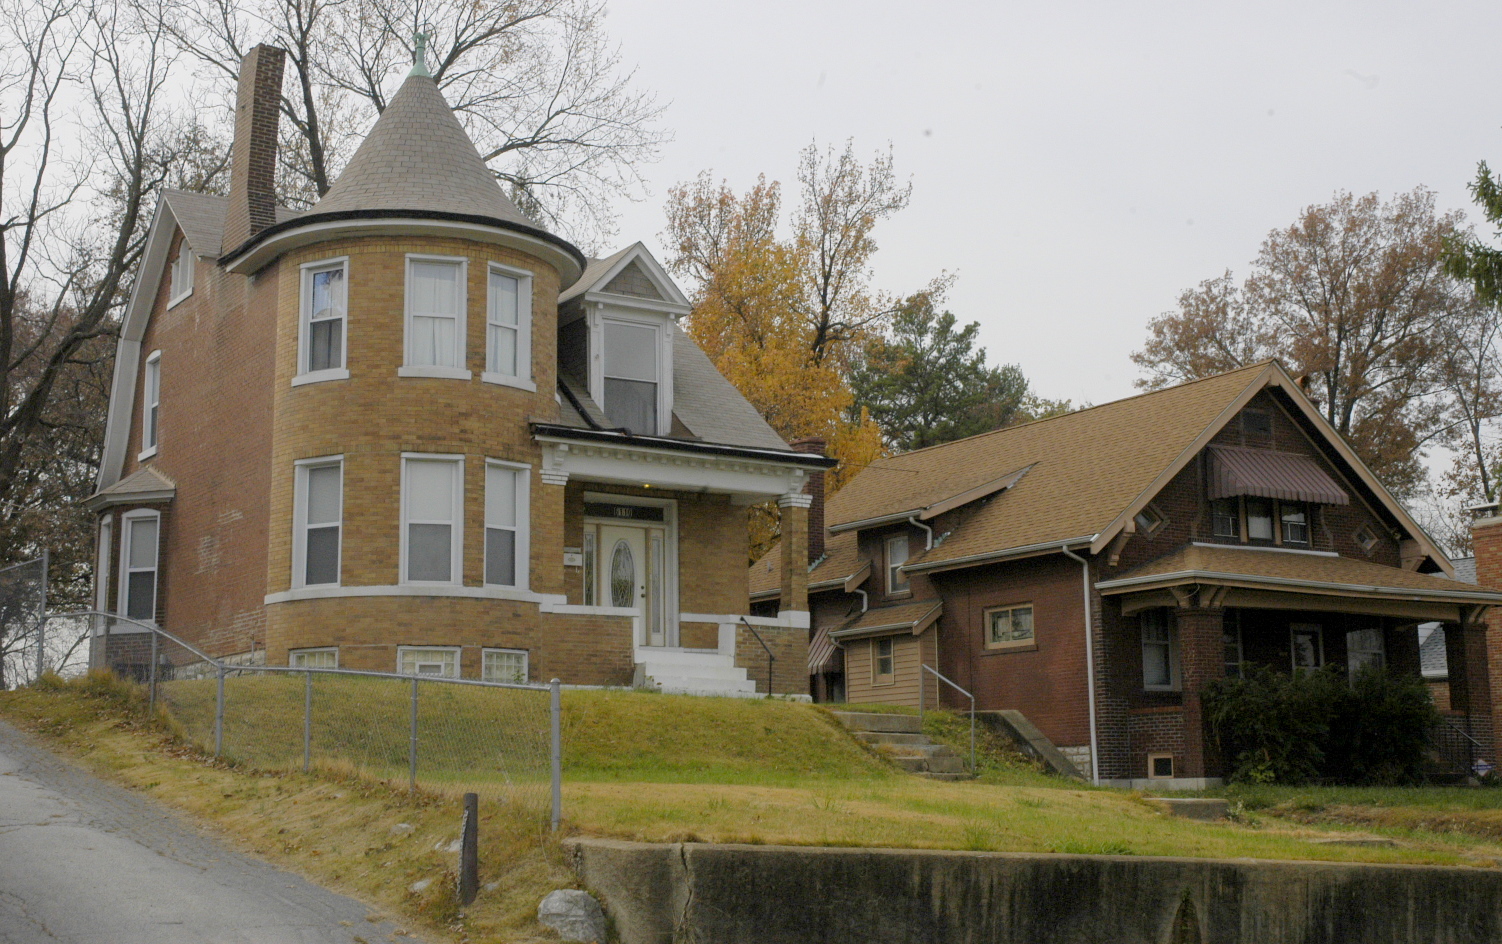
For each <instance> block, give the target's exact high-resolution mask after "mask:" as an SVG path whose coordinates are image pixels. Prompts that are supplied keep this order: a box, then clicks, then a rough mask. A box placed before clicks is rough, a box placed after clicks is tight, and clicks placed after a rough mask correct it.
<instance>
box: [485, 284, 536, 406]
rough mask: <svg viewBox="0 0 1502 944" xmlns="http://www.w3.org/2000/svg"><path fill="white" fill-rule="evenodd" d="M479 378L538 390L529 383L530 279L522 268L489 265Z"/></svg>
mask: <svg viewBox="0 0 1502 944" xmlns="http://www.w3.org/2000/svg"><path fill="white" fill-rule="evenodd" d="M481 379H482V380H484V381H485V382H486V383H496V384H505V385H507V386H512V387H522V388H523V389H526V390H536V389H537V387H536V385H535V384H534V383H533V382H532V276H531V274H530V273H528V272H525V271H523V270H521V269H512V268H508V267H506V266H502V265H497V264H495V263H492V264H491V265H490V270H489V282H488V291H487V297H486V302H485V372H484V374H482V375H481Z"/></svg>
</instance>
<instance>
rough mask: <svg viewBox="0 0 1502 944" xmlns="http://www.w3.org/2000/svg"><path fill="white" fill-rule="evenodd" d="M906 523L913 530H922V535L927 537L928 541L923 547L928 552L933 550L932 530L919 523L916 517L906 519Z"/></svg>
mask: <svg viewBox="0 0 1502 944" xmlns="http://www.w3.org/2000/svg"><path fill="white" fill-rule="evenodd" d="M907 523H908V524H910V525H912V526H913V527H915V528H922V529H923V533H924V534H926V535H927V536H928V540H927V542H926V545H925V546H926V548H927V549H928V550H930V551H931V550H933V549H934V529H933V528H930V527H929V526H928V525H926V524H924V523H923V522H921V521H919V520H918V516H917V515H913V516H912V517H911V518H908V519H907Z"/></svg>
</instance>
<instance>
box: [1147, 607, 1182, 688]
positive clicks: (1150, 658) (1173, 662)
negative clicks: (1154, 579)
mask: <svg viewBox="0 0 1502 944" xmlns="http://www.w3.org/2000/svg"><path fill="white" fill-rule="evenodd" d="M1139 619H1140V620H1141V622H1142V687H1143V688H1145V689H1147V690H1148V691H1159V692H1168V691H1178V689H1179V656H1178V651H1177V648H1176V647H1175V646H1174V644H1173V627H1172V626H1171V624H1170V623H1169V616H1168V611H1167V610H1164V609H1157V610H1143V611H1142V615H1141V616H1140V617H1139Z"/></svg>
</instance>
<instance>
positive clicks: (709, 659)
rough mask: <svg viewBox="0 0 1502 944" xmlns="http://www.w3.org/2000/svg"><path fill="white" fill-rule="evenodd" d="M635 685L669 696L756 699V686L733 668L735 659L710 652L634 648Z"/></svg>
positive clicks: (737, 668)
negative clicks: (718, 696) (715, 696)
mask: <svg viewBox="0 0 1502 944" xmlns="http://www.w3.org/2000/svg"><path fill="white" fill-rule="evenodd" d="M635 684H636V687H637V688H650V689H655V690H656V691H660V692H664V693H666V694H669V695H720V696H726V697H730V698H757V697H760V696H758V695H757V693H756V683H755V682H753V681H752V680H751V679H750V678H748V677H747V676H746V670H745V669H742V668H739V667H737V666H736V664H735V657H734V656H730V655H721V654H720V653H719V652H717V651H715V650H713V649H669V648H666V647H663V646H638V647H637V648H636V679H635Z"/></svg>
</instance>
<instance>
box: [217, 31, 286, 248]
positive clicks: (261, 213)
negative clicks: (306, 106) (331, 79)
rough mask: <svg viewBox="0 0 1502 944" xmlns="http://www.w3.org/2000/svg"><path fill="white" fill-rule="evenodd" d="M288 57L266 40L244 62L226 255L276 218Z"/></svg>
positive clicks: (232, 161) (232, 156) (232, 157)
mask: <svg viewBox="0 0 1502 944" xmlns="http://www.w3.org/2000/svg"><path fill="white" fill-rule="evenodd" d="M286 58H287V54H286V52H285V51H284V50H281V49H278V48H277V47H276V46H267V45H266V44H264V43H262V44H261V45H259V46H257V47H256V48H254V49H252V50H251V51H250V53H249V55H247V56H246V57H245V58H244V59H242V60H240V90H239V92H238V94H237V95H236V96H235V143H234V146H233V148H232V150H231V153H230V171H229V207H228V208H227V209H226V210H225V213H224V236H223V241H222V251H223V252H224V253H226V254H227V253H230V252H232V251H234V250H235V249H237V248H239V247H240V245H242V244H243V243H244V242H245V241H246V240H247V239H250V238H251V237H252V236H254V235H255V234H256V233H259V232H260V231H261V230H263V229H265V228H266V227H268V226H270V225H271V224H272V223H275V222H276V134H277V123H278V121H279V119H280V117H281V115H280V109H281V103H282V66H283V64H284V63H285V61H286Z"/></svg>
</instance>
